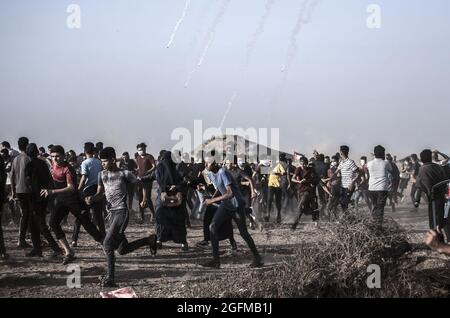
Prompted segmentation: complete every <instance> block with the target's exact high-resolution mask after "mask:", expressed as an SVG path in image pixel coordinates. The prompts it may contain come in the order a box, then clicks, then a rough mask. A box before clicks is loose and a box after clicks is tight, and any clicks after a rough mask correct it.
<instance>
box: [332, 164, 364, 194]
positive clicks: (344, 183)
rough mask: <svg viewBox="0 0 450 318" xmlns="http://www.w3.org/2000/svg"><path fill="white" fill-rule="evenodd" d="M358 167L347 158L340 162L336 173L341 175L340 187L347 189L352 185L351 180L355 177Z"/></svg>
mask: <svg viewBox="0 0 450 318" xmlns="http://www.w3.org/2000/svg"><path fill="white" fill-rule="evenodd" d="M358 169H359V168H358V166H357V165H356V164H355V162H354V161H353V160H351V159H349V158H347V159H345V160H343V161H341V162H340V163H339V166H338V168H337V170H336V172H340V173H341V187H343V188H348V187H350V185H351V184H352V181H353V179H354V178H355V177H356V173H357V171H358Z"/></svg>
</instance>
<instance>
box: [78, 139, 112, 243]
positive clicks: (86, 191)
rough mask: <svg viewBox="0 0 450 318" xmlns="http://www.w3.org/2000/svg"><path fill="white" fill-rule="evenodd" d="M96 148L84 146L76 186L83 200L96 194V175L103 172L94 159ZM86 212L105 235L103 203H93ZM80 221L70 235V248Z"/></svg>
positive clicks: (98, 162)
mask: <svg viewBox="0 0 450 318" xmlns="http://www.w3.org/2000/svg"><path fill="white" fill-rule="evenodd" d="M95 152H96V148H95V146H94V144H93V143H92V142H87V143H85V144H84V153H85V155H86V158H87V159H86V160H84V161H83V162H82V163H81V179H80V182H79V184H78V191H79V192H80V194H81V196H82V197H83V198H85V197H89V196H92V195H94V194H95V193H96V192H97V185H98V174H99V173H100V172H101V171H102V170H103V167H102V162H101V161H100V160H99V159H97V158H95V156H94V155H95ZM87 208H88V209H87V211H85V213H89V211H92V212H93V220H94V223H95V225H97V228H98V230H99V231H100V233H101V234H102V236H104V235H105V221H104V218H103V202H95V203H93V204H92V205H90V206H87ZM80 226H81V223H80V221H78V220H76V221H75V224H74V229H73V235H72V246H73V247H75V246H77V242H78V234H79V233H80Z"/></svg>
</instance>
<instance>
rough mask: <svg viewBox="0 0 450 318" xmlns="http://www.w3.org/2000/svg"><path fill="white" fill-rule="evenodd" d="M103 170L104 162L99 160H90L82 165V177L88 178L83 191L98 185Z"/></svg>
mask: <svg viewBox="0 0 450 318" xmlns="http://www.w3.org/2000/svg"><path fill="white" fill-rule="evenodd" d="M102 170H103V167H102V162H101V161H100V160H99V159H97V158H88V159H86V160H84V161H83V163H82V164H81V175H83V176H86V178H87V179H86V182H85V183H84V188H83V190H86V189H87V188H89V187H91V186H93V185H97V184H98V174H99V173H100V172H101V171H102Z"/></svg>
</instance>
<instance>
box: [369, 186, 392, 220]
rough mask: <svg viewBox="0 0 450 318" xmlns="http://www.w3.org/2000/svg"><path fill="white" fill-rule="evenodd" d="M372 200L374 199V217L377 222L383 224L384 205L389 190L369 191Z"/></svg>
mask: <svg viewBox="0 0 450 318" xmlns="http://www.w3.org/2000/svg"><path fill="white" fill-rule="evenodd" d="M369 195H370V200H371V201H372V206H373V208H372V218H373V220H374V221H375V222H377V223H379V224H381V223H382V222H383V216H384V207H385V206H386V201H387V198H388V195H389V192H388V191H369Z"/></svg>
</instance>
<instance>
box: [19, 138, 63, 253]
mask: <svg viewBox="0 0 450 318" xmlns="http://www.w3.org/2000/svg"><path fill="white" fill-rule="evenodd" d="M26 152H27V155H28V157H29V158H30V159H31V161H30V162H29V163H28V164H27V166H26V167H25V175H26V178H27V180H28V182H29V184H30V187H31V207H32V217H31V242H32V243H33V249H32V250H31V251H30V252H29V253H27V254H26V256H27V257H42V244H41V234H42V236H43V237H44V238H45V239H46V240H47V242H48V243H49V245H50V248H51V249H52V250H53V254H52V258H56V257H59V256H62V251H61V249H60V248H59V246H58V244H57V243H56V241H55V239H54V238H53V236H52V234H51V233H50V230H49V229H48V226H47V224H46V221H45V214H46V210H47V198H44V197H42V196H41V195H40V193H41V190H42V189H51V188H53V179H52V176H51V174H50V170H49V168H48V166H47V164H46V163H45V161H44V160H42V159H39V158H38V154H39V151H38V148H37V146H36V144H34V143H31V144H29V145H28V146H27V151H26Z"/></svg>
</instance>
